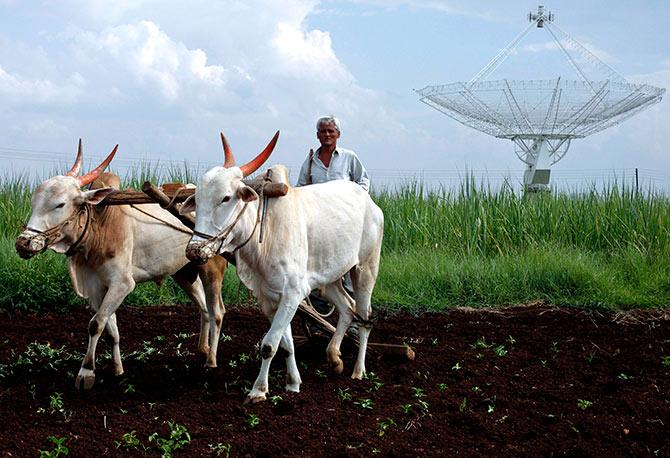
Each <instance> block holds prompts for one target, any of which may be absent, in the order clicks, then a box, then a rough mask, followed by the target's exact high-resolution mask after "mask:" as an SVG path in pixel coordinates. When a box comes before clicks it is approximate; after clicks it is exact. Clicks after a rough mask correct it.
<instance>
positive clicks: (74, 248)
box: [65, 204, 93, 257]
mask: <svg viewBox="0 0 670 458" xmlns="http://www.w3.org/2000/svg"><path fill="white" fill-rule="evenodd" d="M92 211H93V209H92V208H91V205H90V204H84V205H83V207H82V210H81V211H80V213H79V218H76V220H77V226H80V227H81V223H80V221H81V213H86V222H85V223H84V227H83V228H82V229H81V233H80V234H79V236H78V237H77V238H76V240H75V241H74V243H73V244H72V245H70V247H69V248H68V249H67V251H66V252H65V256H68V257H70V256H72V255H74V254H76V253H77V252H79V251H81V246H82V245H81V242H82V241H83V240H84V237H85V236H86V234H87V233H88V228H89V227H90V225H91V212H92Z"/></svg>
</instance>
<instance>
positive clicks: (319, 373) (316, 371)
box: [314, 369, 327, 379]
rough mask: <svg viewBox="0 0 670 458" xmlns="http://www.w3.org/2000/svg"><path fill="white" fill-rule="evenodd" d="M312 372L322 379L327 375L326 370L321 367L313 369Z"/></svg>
mask: <svg viewBox="0 0 670 458" xmlns="http://www.w3.org/2000/svg"><path fill="white" fill-rule="evenodd" d="M314 373H315V374H316V376H317V377H319V378H320V379H324V378H326V377H327V375H326V372H325V371H322V370H321V369H317V370H315V371H314Z"/></svg>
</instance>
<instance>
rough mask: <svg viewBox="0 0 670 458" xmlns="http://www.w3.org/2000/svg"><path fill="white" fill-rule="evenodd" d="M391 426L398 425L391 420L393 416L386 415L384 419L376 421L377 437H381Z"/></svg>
mask: <svg viewBox="0 0 670 458" xmlns="http://www.w3.org/2000/svg"><path fill="white" fill-rule="evenodd" d="M392 426H398V425H397V424H396V422H395V421H393V418H391V417H387V418H386V420H382V421H380V422H379V423H377V435H378V436H379V437H382V436H383V435H384V434H386V432H387V431H388V430H389V429H390V428H391V427H392Z"/></svg>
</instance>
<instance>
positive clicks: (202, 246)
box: [188, 177, 269, 257]
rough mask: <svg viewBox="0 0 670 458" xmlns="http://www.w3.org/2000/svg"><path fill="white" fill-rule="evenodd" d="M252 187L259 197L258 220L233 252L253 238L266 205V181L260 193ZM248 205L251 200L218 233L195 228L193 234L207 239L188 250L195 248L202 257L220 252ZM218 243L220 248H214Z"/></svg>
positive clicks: (194, 244) (191, 244) (193, 243)
mask: <svg viewBox="0 0 670 458" xmlns="http://www.w3.org/2000/svg"><path fill="white" fill-rule="evenodd" d="M268 181H269V180H268V179H267V177H266V179H265V182H266V183H267V182H268ZM250 189H251V191H252V192H253V193H254V194H256V196H257V199H258V209H257V211H256V221H255V222H254V227H253V229H252V230H251V233H250V234H249V237H247V239H246V240H245V241H244V242H242V244H240V245H238V246H237V247H236V248H235V249H234V250H233V251H232V253H235V252H236V251H237V250H239V249H240V248H242V247H243V246H245V245H246V244H247V243H249V241H250V240H251V238H252V237H253V235H254V232H256V228H257V227H258V225H259V223H260V222H261V215H262V210H263V208H265V206H264V205H263V203H264V202H263V198H264V197H265V196H264V190H265V183H264V184H263V186H261V192H260V194H258V193H256V191H254V189H253V188H250ZM248 206H249V202H245V203H244V206H243V207H242V208H241V209H240V211H239V212H238V213H237V216H236V217H235V219H234V220H233V222H232V223H230V224H229V225H228V226H227V227H225V228H224V229H222V230H221V231H219V232H218V233H216V234H215V235H209V234H206V233H204V232H200V231H196V230H194V231H193V234H195V235H197V236H199V237H202V238H204V239H205V240H203V241H202V242H191V243H190V244H189V247H188V250H193V251H194V252H197V253H200V254H201V257H202V254H205V255H210V254H211V255H212V256H213V255H215V254H216V253H218V252H219V250H221V247H223V242H224V240H225V239H226V237H228V235H229V234H230V233H231V232H232V230H233V229H234V228H235V226H236V225H237V223H238V222H239V220H240V218H242V215H243V214H244V212H245V210H246V209H247V207H248ZM260 242H261V240H259V243H260ZM217 243H218V244H219V246H218V248H216V249H214V245H215V244H217Z"/></svg>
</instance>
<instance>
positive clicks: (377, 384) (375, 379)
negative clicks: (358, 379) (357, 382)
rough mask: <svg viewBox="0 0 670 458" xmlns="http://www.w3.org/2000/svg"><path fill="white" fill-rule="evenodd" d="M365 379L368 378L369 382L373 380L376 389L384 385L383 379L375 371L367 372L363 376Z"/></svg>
mask: <svg viewBox="0 0 670 458" xmlns="http://www.w3.org/2000/svg"><path fill="white" fill-rule="evenodd" d="M363 380H368V381H369V382H371V383H372V387H373V388H374V390H375V391H377V390H378V389H380V388H381V387H383V386H384V384H383V383H382V381H381V380H380V379H379V377H377V374H375V373H374V372H368V373H367V374H365V375H364V376H363Z"/></svg>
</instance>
